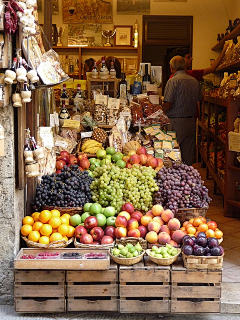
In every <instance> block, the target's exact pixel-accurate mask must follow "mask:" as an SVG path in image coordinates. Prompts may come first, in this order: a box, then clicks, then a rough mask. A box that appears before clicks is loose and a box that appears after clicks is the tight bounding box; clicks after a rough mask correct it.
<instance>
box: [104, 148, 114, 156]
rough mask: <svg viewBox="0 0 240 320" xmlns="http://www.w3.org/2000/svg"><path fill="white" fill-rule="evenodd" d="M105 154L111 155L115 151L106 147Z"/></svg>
mask: <svg viewBox="0 0 240 320" xmlns="http://www.w3.org/2000/svg"><path fill="white" fill-rule="evenodd" d="M106 153H107V154H111V155H113V154H114V153H115V149H114V148H113V147H108V148H107V149H106Z"/></svg>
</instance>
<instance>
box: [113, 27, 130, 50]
mask: <svg viewBox="0 0 240 320" xmlns="http://www.w3.org/2000/svg"><path fill="white" fill-rule="evenodd" d="M114 29H116V34H115V38H114V45H115V46H125V47H132V41H133V40H132V39H133V27H132V26H114Z"/></svg>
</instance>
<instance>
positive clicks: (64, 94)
mask: <svg viewBox="0 0 240 320" xmlns="http://www.w3.org/2000/svg"><path fill="white" fill-rule="evenodd" d="M63 100H64V101H65V105H66V106H69V96H68V94H67V89H66V84H65V83H64V84H63V91H62V94H61V97H60V105H62V101H63Z"/></svg>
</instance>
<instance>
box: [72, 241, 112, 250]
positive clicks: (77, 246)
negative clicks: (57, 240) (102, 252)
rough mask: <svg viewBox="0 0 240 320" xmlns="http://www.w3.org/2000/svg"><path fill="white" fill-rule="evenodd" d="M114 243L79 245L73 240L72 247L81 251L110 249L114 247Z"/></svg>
mask: <svg viewBox="0 0 240 320" xmlns="http://www.w3.org/2000/svg"><path fill="white" fill-rule="evenodd" d="M114 245H115V243H114V242H113V243H109V244H97V245H96V244H85V243H80V242H79V241H77V238H75V239H74V246H75V248H81V249H110V248H112V247H114Z"/></svg>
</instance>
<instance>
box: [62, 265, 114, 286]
mask: <svg viewBox="0 0 240 320" xmlns="http://www.w3.org/2000/svg"><path fill="white" fill-rule="evenodd" d="M117 279H118V276H117V265H115V266H113V267H112V265H110V269H109V270H108V272H106V271H87V270H86V271H70V270H69V271H67V273H66V281H67V282H68V283H70V282H113V281H115V282H117Z"/></svg>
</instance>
